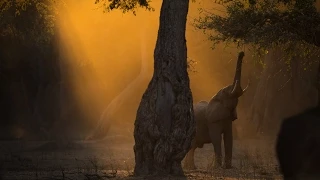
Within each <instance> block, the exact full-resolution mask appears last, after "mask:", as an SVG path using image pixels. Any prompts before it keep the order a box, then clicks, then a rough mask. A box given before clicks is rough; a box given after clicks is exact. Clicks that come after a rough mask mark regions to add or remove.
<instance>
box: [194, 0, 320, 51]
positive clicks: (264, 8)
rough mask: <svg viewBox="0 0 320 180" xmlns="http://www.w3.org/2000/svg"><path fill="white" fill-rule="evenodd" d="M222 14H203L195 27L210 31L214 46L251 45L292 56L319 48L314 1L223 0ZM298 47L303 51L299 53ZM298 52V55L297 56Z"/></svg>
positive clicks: (319, 28)
mask: <svg viewBox="0 0 320 180" xmlns="http://www.w3.org/2000/svg"><path fill="white" fill-rule="evenodd" d="M218 3H220V4H221V5H222V6H224V8H225V10H226V12H225V13H224V14H223V15H218V14H217V13H213V12H208V11H203V12H204V13H205V14H204V16H202V17H200V18H198V19H196V20H195V23H194V25H195V27H196V28H198V29H202V30H204V31H205V32H206V33H207V32H208V31H209V33H210V34H209V39H210V40H211V41H212V42H213V43H214V45H216V44H219V43H221V42H226V43H236V44H237V45H238V46H243V45H245V44H250V45H251V46H252V47H254V49H255V51H256V52H259V53H261V52H263V53H265V52H267V50H270V49H272V48H275V47H279V46H281V47H283V48H284V50H286V51H287V52H288V53H289V54H290V55H292V56H296V55H301V54H300V53H301V52H304V53H303V54H302V55H303V56H306V55H310V54H312V53H314V52H315V51H314V50H318V47H320V14H319V12H317V9H316V6H315V3H316V1H315V0H276V1H270V0H224V1H219V2H218ZM297 48H299V49H300V50H301V49H303V51H296V49H297ZM297 52H299V53H298V54H297Z"/></svg>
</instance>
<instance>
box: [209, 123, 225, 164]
mask: <svg viewBox="0 0 320 180" xmlns="http://www.w3.org/2000/svg"><path fill="white" fill-rule="evenodd" d="M208 126H209V135H210V139H211V142H212V145H213V148H214V154H215V160H214V167H221V165H222V152H221V133H222V131H221V124H220V123H209V125H208Z"/></svg>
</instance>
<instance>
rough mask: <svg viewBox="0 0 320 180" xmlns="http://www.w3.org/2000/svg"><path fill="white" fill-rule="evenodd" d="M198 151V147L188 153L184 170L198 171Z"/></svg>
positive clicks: (192, 148)
mask: <svg viewBox="0 0 320 180" xmlns="http://www.w3.org/2000/svg"><path fill="white" fill-rule="evenodd" d="M195 150H196V147H193V146H192V147H191V149H190V151H189V152H188V154H187V156H186V159H185V161H184V168H185V169H188V170H194V169H197V167H196V165H195V163H194V151H195Z"/></svg>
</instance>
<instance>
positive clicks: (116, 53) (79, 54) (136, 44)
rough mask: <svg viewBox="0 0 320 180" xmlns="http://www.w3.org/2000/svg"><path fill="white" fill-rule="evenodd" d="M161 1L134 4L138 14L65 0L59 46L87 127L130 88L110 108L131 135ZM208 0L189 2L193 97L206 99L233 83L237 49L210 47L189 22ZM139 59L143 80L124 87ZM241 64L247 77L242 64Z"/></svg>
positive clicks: (146, 79) (135, 71)
mask: <svg viewBox="0 0 320 180" xmlns="http://www.w3.org/2000/svg"><path fill="white" fill-rule="evenodd" d="M160 2H161V1H158V2H157V1H156V2H153V3H152V4H151V5H152V6H153V7H154V8H155V12H149V11H146V10H144V9H138V11H137V15H136V16H134V15H133V14H132V13H126V14H123V13H122V12H121V11H113V12H109V13H103V8H99V6H97V5H95V4H94V3H92V2H91V1H81V2H77V3H72V1H71V0H69V1H67V3H66V4H67V5H66V8H65V9H64V10H63V11H61V12H60V16H59V18H58V26H57V27H58V30H59V36H60V40H59V43H60V45H61V48H60V51H61V52H62V53H61V54H62V56H64V57H65V59H66V62H65V63H67V64H68V65H67V66H66V67H68V71H69V72H72V73H68V75H66V76H67V77H65V78H66V79H67V80H68V81H69V82H70V83H71V84H72V86H71V88H72V92H73V95H74V96H75V97H76V99H77V102H78V105H79V106H80V107H81V109H82V111H83V112H82V113H84V114H85V116H86V117H87V118H86V119H87V121H88V122H87V123H88V125H90V127H94V126H96V125H97V123H98V121H99V119H100V115H101V113H102V112H103V110H104V109H105V108H106V107H107V106H108V104H109V103H110V102H111V101H112V100H113V99H114V98H115V97H116V96H117V95H119V94H120V93H121V92H122V91H124V90H125V89H126V88H130V90H129V91H128V93H126V97H127V98H125V100H124V102H120V103H119V102H117V103H116V105H114V106H117V107H115V108H113V112H112V120H111V121H112V122H113V123H112V124H114V127H118V128H119V127H125V128H120V129H121V130H125V132H127V133H129V134H127V135H132V129H133V122H134V119H135V115H136V110H137V108H138V105H139V102H140V99H141V97H142V94H143V92H144V91H145V89H146V88H147V85H148V83H149V81H150V79H151V77H152V73H153V51H154V47H155V43H156V39H157V32H158V25H159V13H160V5H161V4H160ZM210 5H211V6H212V7H213V4H210V2H204V1H199V2H197V3H193V4H192V5H191V6H190V10H189V15H188V24H187V34H186V39H187V47H188V57H189V58H191V59H193V60H195V61H197V64H196V65H195V70H196V72H190V73H189V75H190V79H191V89H192V92H193V96H194V101H199V100H208V99H209V98H211V97H212V96H213V95H214V94H215V93H216V92H217V91H218V90H219V89H220V88H222V87H224V86H226V85H228V84H229V83H231V82H232V78H233V75H234V69H235V60H236V57H237V51H236V50H235V49H233V48H227V49H224V47H223V46H221V47H218V48H217V49H215V50H212V49H211V44H210V41H208V40H207V35H205V34H203V32H201V31H197V30H195V28H194V27H193V26H192V22H193V21H194V18H197V17H198V16H199V10H198V8H201V7H206V8H208V7H209V6H210ZM214 6H217V7H216V8H219V7H218V6H219V5H214ZM142 61H143V63H141V62H142ZM142 64H144V66H146V67H147V69H146V71H144V72H141V73H142V74H141V76H143V78H142V80H141V81H138V82H136V83H135V84H134V85H133V86H131V87H128V84H130V83H131V82H132V81H134V80H135V79H136V78H137V77H138V75H139V73H140V71H141V66H142ZM243 69H244V70H243V71H244V73H243V74H244V75H243V77H245V76H246V74H248V73H246V72H245V71H246V69H247V67H246V64H245V63H244V67H243ZM112 129H113V128H111V131H112ZM125 132H124V133H125Z"/></svg>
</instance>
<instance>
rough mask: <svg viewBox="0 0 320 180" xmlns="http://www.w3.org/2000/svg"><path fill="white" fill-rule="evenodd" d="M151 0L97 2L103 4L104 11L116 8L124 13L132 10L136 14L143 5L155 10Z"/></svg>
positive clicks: (101, 0) (103, 0)
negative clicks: (137, 9)
mask: <svg viewBox="0 0 320 180" xmlns="http://www.w3.org/2000/svg"><path fill="white" fill-rule="evenodd" d="M150 2H151V0H96V1H95V4H102V7H103V8H104V9H105V10H104V12H110V11H112V10H114V9H119V10H122V12H123V13H126V12H129V11H131V12H132V13H133V14H134V15H136V8H137V7H143V8H145V9H146V10H148V11H154V8H152V7H151V6H150Z"/></svg>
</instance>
